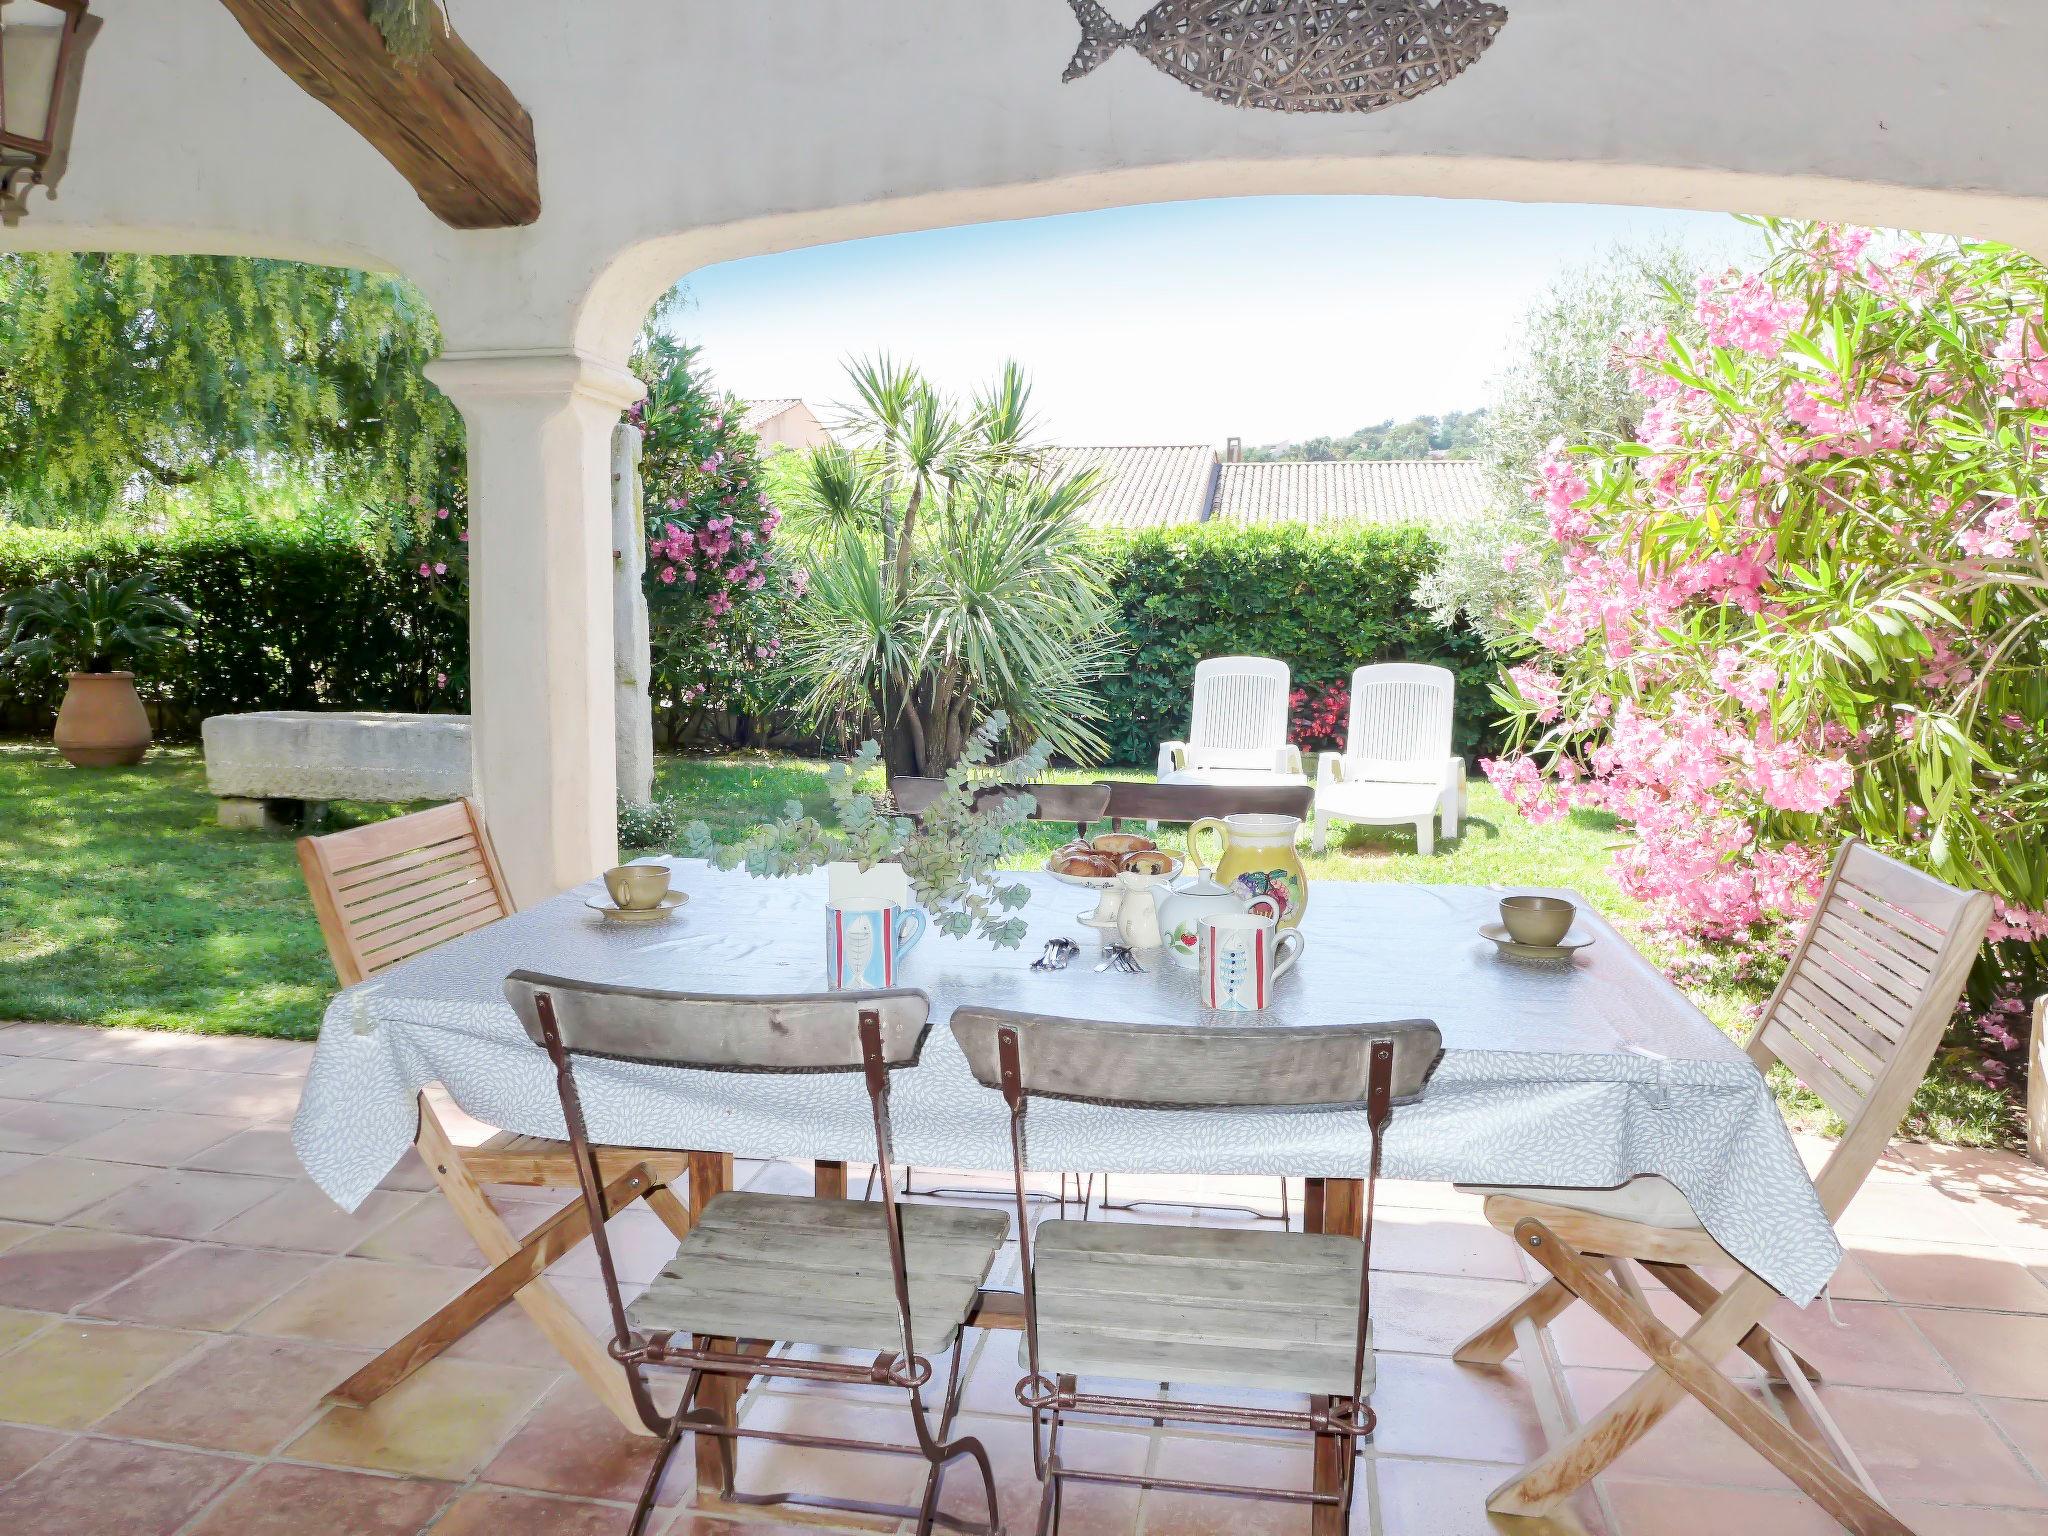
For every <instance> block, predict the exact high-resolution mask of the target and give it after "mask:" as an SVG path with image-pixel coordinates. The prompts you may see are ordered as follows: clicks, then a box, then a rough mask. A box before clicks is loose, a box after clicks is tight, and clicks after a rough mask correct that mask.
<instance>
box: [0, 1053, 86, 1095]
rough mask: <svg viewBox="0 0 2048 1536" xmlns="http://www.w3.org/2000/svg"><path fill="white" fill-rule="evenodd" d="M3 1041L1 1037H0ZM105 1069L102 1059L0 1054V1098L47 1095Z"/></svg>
mask: <svg viewBox="0 0 2048 1536" xmlns="http://www.w3.org/2000/svg"><path fill="white" fill-rule="evenodd" d="M0 1043H4V1040H0ZM106 1070H108V1068H107V1063H105V1062H103V1061H66V1060H65V1059H64V1058H63V1057H61V1056H51V1057H36V1058H31V1057H26V1056H0V1098H8V1099H38V1100H41V1099H48V1098H50V1097H52V1096H53V1095H55V1094H58V1093H62V1092H63V1091H64V1090H65V1089H66V1088H76V1087H77V1086H78V1085H79V1084H80V1083H82V1082H84V1081H85V1080H86V1079H88V1078H91V1077H96V1076H98V1075H99V1074H100V1073H102V1072H105V1071H106Z"/></svg>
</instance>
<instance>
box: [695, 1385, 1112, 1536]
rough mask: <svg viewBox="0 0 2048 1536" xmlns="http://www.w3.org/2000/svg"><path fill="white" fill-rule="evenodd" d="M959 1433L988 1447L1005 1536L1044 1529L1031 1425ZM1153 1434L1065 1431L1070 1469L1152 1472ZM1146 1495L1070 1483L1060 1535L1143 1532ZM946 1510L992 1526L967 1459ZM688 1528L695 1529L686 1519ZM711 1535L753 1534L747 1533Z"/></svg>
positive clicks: (995, 1425)
mask: <svg viewBox="0 0 2048 1536" xmlns="http://www.w3.org/2000/svg"><path fill="white" fill-rule="evenodd" d="M955 1432H956V1433H957V1434H961V1435H972V1436H973V1437H974V1438H975V1439H977V1440H979V1441H981V1443H982V1446H983V1448H984V1449H986V1450H987V1451H988V1455H989V1460H990V1462H991V1463H993V1465H994V1467H995V1474H996V1508H997V1511H998V1513H999V1514H1000V1515H1001V1516H1002V1520H1003V1527H1004V1529H1005V1530H1008V1531H1012V1532H1016V1533H1018V1536H1025V1533H1028V1532H1030V1531H1032V1530H1034V1529H1035V1528H1036V1522H1037V1518H1038V1500H1039V1489H1040V1486H1041V1485H1040V1483H1039V1481H1038V1474H1037V1473H1036V1472H1035V1471H1034V1470H1032V1465H1031V1427H1030V1425H1029V1423H1028V1422H1027V1421H1025V1420H1023V1419H987V1418H980V1417H976V1416H973V1415H962V1416H961V1418H960V1419H959V1420H958V1421H957V1423H956V1430H955ZM1149 1446H1150V1436H1148V1435H1147V1434H1146V1433H1145V1432H1144V1431H1143V1430H1142V1429H1137V1430H1117V1429H1104V1428H1094V1427H1089V1426H1080V1427H1075V1426H1069V1427H1068V1428H1066V1429H1065V1430H1063V1431H1061V1433H1060V1455H1061V1457H1062V1458H1063V1459H1064V1460H1065V1462H1066V1464H1067V1465H1069V1466H1074V1467H1088V1468H1093V1469H1097V1470H1100V1471H1104V1472H1121V1473H1139V1472H1143V1471H1144V1470H1145V1460H1146V1455H1147V1451H1148V1449H1149ZM1138 1497H1139V1495H1138V1490H1137V1489H1135V1488H1116V1487H1111V1486H1110V1485H1108V1484H1106V1483H1082V1482H1070V1483H1068V1484H1067V1490H1066V1495H1065V1497H1064V1498H1063V1499H1062V1501H1061V1502H1062V1505H1063V1508H1062V1510H1061V1516H1060V1536H1130V1532H1131V1531H1132V1530H1134V1529H1135V1528H1136V1526H1137V1518H1138ZM939 1508H940V1510H941V1511H943V1512H944V1513H946V1514H949V1515H952V1516H953V1517H954V1518H955V1519H959V1520H985V1519H987V1518H988V1504H987V1500H986V1498H985V1496H984V1495H983V1493H982V1486H981V1474H980V1473H978V1472H977V1471H975V1469H974V1467H973V1466H972V1465H971V1464H970V1463H968V1462H965V1461H960V1462H955V1463H954V1464H953V1466H952V1467H951V1468H949V1469H948V1471H947V1473H946V1481H945V1486H944V1487H943V1488H942V1489H941V1490H940V1493H939ZM679 1526H680V1529H682V1530H683V1531H687V1530H688V1529H689V1527H688V1525H687V1522H681V1521H679ZM705 1536H751V1533H750V1532H746V1529H745V1527H741V1528H739V1530H736V1531H732V1532H715V1533H714V1532H710V1531H708V1530H707V1531H706V1533H705Z"/></svg>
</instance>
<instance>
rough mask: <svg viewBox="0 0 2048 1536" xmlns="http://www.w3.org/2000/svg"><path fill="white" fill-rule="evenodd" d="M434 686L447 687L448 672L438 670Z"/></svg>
mask: <svg viewBox="0 0 2048 1536" xmlns="http://www.w3.org/2000/svg"><path fill="white" fill-rule="evenodd" d="M434 686H435V687H436V688H446V687H447V686H448V674H447V673H446V672H436V673H435V674H434Z"/></svg>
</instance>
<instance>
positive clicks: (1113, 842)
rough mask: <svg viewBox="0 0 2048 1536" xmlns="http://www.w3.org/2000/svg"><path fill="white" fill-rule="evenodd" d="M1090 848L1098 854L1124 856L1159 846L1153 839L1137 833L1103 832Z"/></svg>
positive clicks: (1091, 843) (1097, 836)
mask: <svg viewBox="0 0 2048 1536" xmlns="http://www.w3.org/2000/svg"><path fill="white" fill-rule="evenodd" d="M1089 846H1090V847H1092V848H1093V849H1094V850H1095V851H1096V852H1097V853H1110V854H1117V855H1122V854H1126V853H1143V852H1145V851H1146V850H1147V849H1148V848H1157V847H1158V846H1159V845H1158V844H1157V843H1155V842H1153V841H1152V839H1151V838H1149V837H1140V836H1139V835H1138V834H1137V833H1135V832H1103V833H1099V834H1097V835H1096V837H1095V838H1094V839H1093V840H1092V841H1091V842H1090V844H1089Z"/></svg>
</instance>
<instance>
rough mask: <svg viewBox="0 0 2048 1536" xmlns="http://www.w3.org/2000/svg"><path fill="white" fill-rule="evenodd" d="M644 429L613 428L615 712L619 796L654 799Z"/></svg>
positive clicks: (629, 800)
mask: <svg viewBox="0 0 2048 1536" xmlns="http://www.w3.org/2000/svg"><path fill="white" fill-rule="evenodd" d="M640 446H641V444H640V429H639V428H638V427H636V426H634V425H632V424H631V423H630V422H624V421H622V422H620V423H619V424H618V425H617V426H616V427H613V428H612V654H613V667H612V701H613V702H612V713H613V717H614V722H615V724H614V731H613V738H612V739H613V741H614V743H615V747H614V750H615V751H616V752H617V753H618V757H619V764H618V767H619V798H620V799H621V800H623V801H625V802H626V804H628V805H648V804H651V803H652V802H653V800H654V706H653V701H652V700H651V699H650V698H649V697H648V694H647V688H648V684H649V683H650V682H651V681H652V680H653V673H654V664H653V663H654V658H653V655H652V653H651V652H650V651H649V649H648V644H647V588H646V586H645V585H644V584H643V578H644V577H645V576H646V574H647V532H646V519H645V518H644V517H642V515H641V512H640Z"/></svg>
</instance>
